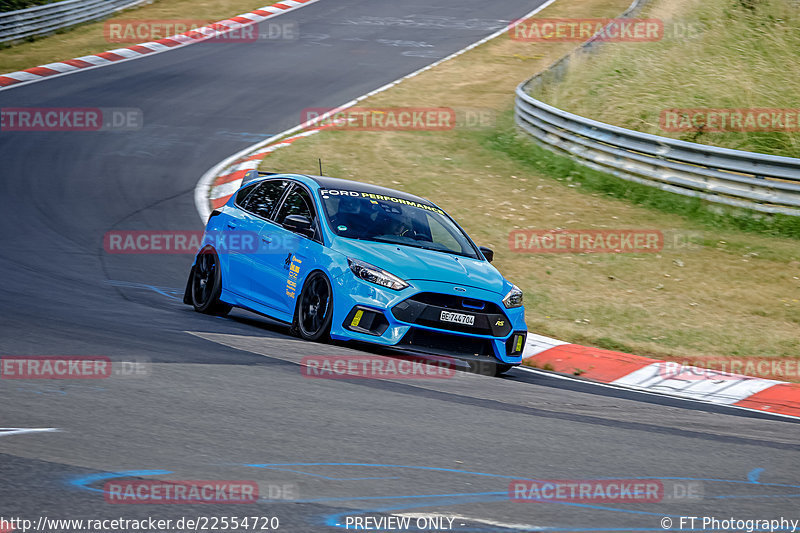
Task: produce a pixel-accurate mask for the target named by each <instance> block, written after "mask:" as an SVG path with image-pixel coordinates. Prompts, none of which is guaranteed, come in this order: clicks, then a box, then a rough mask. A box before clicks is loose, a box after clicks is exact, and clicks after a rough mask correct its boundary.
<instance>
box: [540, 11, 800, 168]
mask: <svg viewBox="0 0 800 533" xmlns="http://www.w3.org/2000/svg"><path fill="white" fill-rule="evenodd" d="M641 16H642V17H643V18H645V17H653V18H660V19H662V20H663V21H664V28H665V36H664V38H663V39H662V40H661V41H657V42H650V43H606V44H605V45H603V46H602V47H601V48H600V49H599V50H598V51H597V52H595V53H592V54H582V55H581V56H579V57H578V58H576V60H574V61H573V62H572V64H571V65H570V68H569V69H568V71H567V73H566V75H565V76H564V78H563V80H562V81H560V82H558V83H546V84H545V85H544V86H543V87H541V89H538V90H536V91H535V94H534V96H536V97H537V98H540V99H543V100H544V101H546V102H548V103H550V104H552V105H554V106H556V107H559V108H561V109H564V110H566V111H570V112H572V113H576V114H579V115H582V116H586V117H590V118H593V119H595V120H599V121H602V122H606V123H610V124H614V125H617V126H621V127H625V128H629V129H634V130H638V131H643V132H646V133H652V134H655V135H662V136H666V137H672V138H676V139H682V140H686V141H690V142H699V143H704V144H710V145H715V146H722V147H727V148H734V149H739V150H747V151H752V152H761V153H767V154H775V155H783V156H789V157H800V131H798V130H800V128H795V131H770V132H709V131H687V132H667V131H664V130H662V129H661V127H660V123H659V119H660V113H661V111H662V110H663V109H666V108H681V109H685V108H723V109H728V108H747V109H749V108H779V109H793V110H798V109H800V75H799V74H798V73H800V53H798V51H800V3H798V2H796V1H792V0H669V1H666V0H661V1H660V2H656V3H654V4H653V6H652V7H651V8H649V9H648V11H646V12H645V13H643V14H642V15H641Z"/></svg>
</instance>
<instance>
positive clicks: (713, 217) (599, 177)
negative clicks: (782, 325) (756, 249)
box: [483, 115, 800, 239]
mask: <svg viewBox="0 0 800 533" xmlns="http://www.w3.org/2000/svg"><path fill="white" fill-rule="evenodd" d="M501 122H502V125H501V127H499V128H498V129H496V130H493V131H492V132H491V133H489V134H487V135H486V136H485V137H484V139H483V141H484V143H483V144H484V145H485V146H487V147H489V148H491V149H492V150H497V151H499V152H502V153H504V154H507V155H508V156H509V157H511V158H513V159H514V160H516V161H519V162H520V163H522V164H524V165H526V166H527V167H529V168H531V169H532V170H535V171H537V172H541V173H543V174H546V175H549V176H554V177H555V179H556V180H559V181H567V180H568V181H569V182H571V183H572V184H573V185H576V186H577V185H578V184H580V185H579V186H580V188H581V189H582V190H584V191H591V192H599V193H602V194H603V195H605V196H608V197H610V198H617V199H620V200H625V201H627V202H630V203H631V204H634V205H638V206H643V207H648V208H651V209H657V210H659V211H663V212H665V213H671V214H675V215H680V216H683V217H686V218H687V219H690V220H693V221H696V222H699V223H701V224H702V225H703V226H705V227H707V228H711V229H722V230H738V231H744V232H752V233H759V234H763V235H769V236H774V237H788V238H790V239H800V217H791V216H786V215H780V214H777V215H756V214H753V213H750V212H747V211H742V210H737V209H731V208H724V207H721V206H717V205H716V204H711V203H710V202H707V201H704V200H701V199H698V198H690V197H686V196H681V195H678V194H673V193H670V192H666V191H662V190H659V189H655V188H653V187H648V186H646V185H641V184H639V183H635V182H630V181H625V180H623V179H620V178H618V177H616V176H613V175H611V174H607V173H604V172H601V171H598V170H594V169H591V168H589V167H586V166H583V165H581V164H579V163H577V162H575V161H574V160H572V159H570V158H569V157H567V156H565V155H560V154H556V153H554V152H552V151H550V150H548V149H546V148H543V147H541V146H539V145H538V144H535V143H534V142H532V140H531V139H530V137H528V136H526V135H524V134H520V133H518V132H517V131H516V130H515V129H514V127H513V125H512V123H511V122H512V121H511V118H510V116H509V115H506V116H505V117H504V120H502V121H501Z"/></svg>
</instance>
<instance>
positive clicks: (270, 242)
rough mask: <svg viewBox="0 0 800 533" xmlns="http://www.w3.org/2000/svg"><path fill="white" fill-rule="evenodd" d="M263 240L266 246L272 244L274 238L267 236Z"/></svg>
mask: <svg viewBox="0 0 800 533" xmlns="http://www.w3.org/2000/svg"><path fill="white" fill-rule="evenodd" d="M261 240H262V241H263V242H264V243H266V244H272V237H268V236H266V235H262V236H261Z"/></svg>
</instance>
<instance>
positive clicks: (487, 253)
mask: <svg viewBox="0 0 800 533" xmlns="http://www.w3.org/2000/svg"><path fill="white" fill-rule="evenodd" d="M478 250H480V251H481V253H482V254H483V257H485V258H486V260H487V261H489V262H490V263H491V262H492V261H493V260H494V250H492V249H491V248H487V247H485V246H478Z"/></svg>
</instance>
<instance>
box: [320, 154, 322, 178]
mask: <svg viewBox="0 0 800 533" xmlns="http://www.w3.org/2000/svg"><path fill="white" fill-rule="evenodd" d="M319 175H320V176H322V158H320V159H319Z"/></svg>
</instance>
